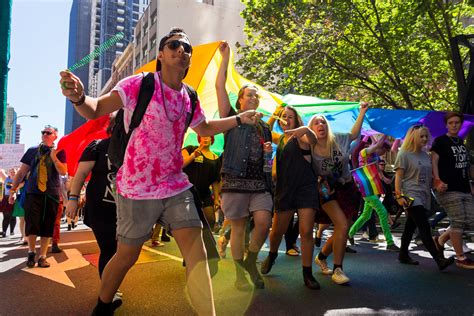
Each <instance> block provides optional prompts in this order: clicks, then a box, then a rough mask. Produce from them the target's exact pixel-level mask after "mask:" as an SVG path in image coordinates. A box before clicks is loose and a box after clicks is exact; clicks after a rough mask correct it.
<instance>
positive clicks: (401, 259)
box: [398, 253, 420, 266]
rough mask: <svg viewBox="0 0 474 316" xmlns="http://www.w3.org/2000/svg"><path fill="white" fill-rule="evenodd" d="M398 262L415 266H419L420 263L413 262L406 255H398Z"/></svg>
mask: <svg viewBox="0 0 474 316" xmlns="http://www.w3.org/2000/svg"><path fill="white" fill-rule="evenodd" d="M398 261H399V262H400V263H403V264H409V265H414V266H417V265H419V264H420V263H419V262H418V261H416V260H413V259H412V258H411V257H410V256H409V255H404V254H401V253H400V254H399V255H398Z"/></svg>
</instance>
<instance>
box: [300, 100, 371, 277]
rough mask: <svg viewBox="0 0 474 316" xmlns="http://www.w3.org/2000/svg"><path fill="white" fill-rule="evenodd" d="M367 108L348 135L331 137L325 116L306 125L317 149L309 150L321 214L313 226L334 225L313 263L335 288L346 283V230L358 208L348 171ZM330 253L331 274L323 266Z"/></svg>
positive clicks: (364, 103)
mask: <svg viewBox="0 0 474 316" xmlns="http://www.w3.org/2000/svg"><path fill="white" fill-rule="evenodd" d="M368 108H369V105H368V103H366V102H362V103H361V105H360V111H359V115H358V117H357V119H356V121H355V123H354V125H353V127H352V129H351V131H350V132H349V133H337V134H334V133H333V132H332V131H331V127H330V125H329V122H328V121H327V120H326V117H324V115H315V116H313V117H312V118H311V120H310V122H309V124H308V126H309V128H310V129H311V130H312V131H313V132H314V133H315V134H316V137H317V143H316V145H313V146H311V155H312V164H313V168H314V170H315V172H316V174H317V175H319V176H320V185H319V191H320V201H321V209H322V211H321V210H318V211H316V222H317V223H319V224H329V223H331V222H332V223H333V224H334V234H333V235H332V236H331V237H330V238H329V239H328V240H327V242H326V244H325V245H324V246H323V248H322V249H321V252H320V253H319V254H318V256H317V257H316V259H315V262H316V264H317V265H319V266H320V268H321V271H322V273H323V274H327V275H329V274H332V280H333V281H334V282H335V283H337V284H345V283H347V282H349V278H348V277H347V276H346V274H345V273H344V271H343V269H342V262H343V260H344V254H345V250H346V243H347V233H348V230H349V221H348V218H350V217H352V216H353V215H354V214H355V213H356V212H357V206H358V204H359V193H358V190H357V187H356V186H355V184H354V182H353V180H352V176H351V173H350V170H349V159H350V152H351V150H350V143H351V142H352V141H353V140H355V139H356V138H357V137H358V135H359V134H360V130H361V128H362V122H363V120H364V115H365V113H366V112H367V110H368ZM333 250H334V259H333V263H334V268H333V271H334V272H333V271H332V270H331V269H329V268H328V265H327V262H326V259H327V257H328V256H329V255H330V254H331V253H332V252H333Z"/></svg>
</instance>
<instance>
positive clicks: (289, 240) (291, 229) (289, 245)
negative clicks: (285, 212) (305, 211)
mask: <svg viewBox="0 0 474 316" xmlns="http://www.w3.org/2000/svg"><path fill="white" fill-rule="evenodd" d="M294 220H295V217H294V216H293V217H292V218H291V220H290V223H289V224H288V229H287V230H286V232H285V243H286V251H288V250H290V249H293V245H294V244H296V241H297V240H298V235H299V233H300V229H299V218H298V219H297V220H296V223H294Z"/></svg>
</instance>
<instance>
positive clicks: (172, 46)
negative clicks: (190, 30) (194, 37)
mask: <svg viewBox="0 0 474 316" xmlns="http://www.w3.org/2000/svg"><path fill="white" fill-rule="evenodd" d="M165 46H168V48H169V49H171V50H176V49H178V48H179V47H180V46H183V49H184V52H185V53H187V54H191V53H192V52H193V47H192V46H191V45H189V44H188V43H186V42H183V41H180V40H172V41H169V42H166V43H165Z"/></svg>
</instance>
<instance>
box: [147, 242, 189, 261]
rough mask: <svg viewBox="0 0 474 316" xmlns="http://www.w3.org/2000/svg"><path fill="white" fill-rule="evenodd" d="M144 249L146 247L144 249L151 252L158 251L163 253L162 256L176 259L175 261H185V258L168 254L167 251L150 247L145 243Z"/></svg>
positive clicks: (159, 253) (157, 252) (160, 253)
mask: <svg viewBox="0 0 474 316" xmlns="http://www.w3.org/2000/svg"><path fill="white" fill-rule="evenodd" d="M142 249H144V250H146V251H150V252H153V253H156V254H158V255H161V256H164V257H168V258H170V259H173V260H175V261H179V262H183V258H180V257H176V256H173V255H170V254H168V253H166V252H161V251H159V250H156V249H153V248H150V247H148V246H145V245H143V247H142Z"/></svg>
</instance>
